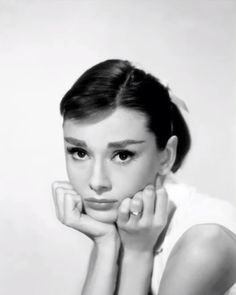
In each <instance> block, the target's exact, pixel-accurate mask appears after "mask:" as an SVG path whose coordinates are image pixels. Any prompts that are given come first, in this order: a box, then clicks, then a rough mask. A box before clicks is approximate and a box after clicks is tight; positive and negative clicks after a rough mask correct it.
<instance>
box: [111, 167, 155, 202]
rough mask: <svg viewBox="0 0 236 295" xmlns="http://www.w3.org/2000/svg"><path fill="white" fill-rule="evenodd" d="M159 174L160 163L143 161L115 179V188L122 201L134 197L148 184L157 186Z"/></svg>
mask: <svg viewBox="0 0 236 295" xmlns="http://www.w3.org/2000/svg"><path fill="white" fill-rule="evenodd" d="M157 173H158V163H157V162H155V161H141V162H139V163H135V165H133V166H132V167H129V168H127V170H125V169H124V171H123V173H120V174H119V175H117V177H116V178H115V179H116V181H115V187H116V188H117V191H118V192H119V193H118V195H119V196H121V197H120V199H122V198H125V197H130V196H133V195H134V194H135V193H137V192H138V191H140V190H142V189H144V187H145V186H146V185H148V184H155V180H156V175H157Z"/></svg>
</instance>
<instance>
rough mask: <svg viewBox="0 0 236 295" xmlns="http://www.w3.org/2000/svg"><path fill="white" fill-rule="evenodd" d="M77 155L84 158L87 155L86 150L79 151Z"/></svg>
mask: <svg viewBox="0 0 236 295" xmlns="http://www.w3.org/2000/svg"><path fill="white" fill-rule="evenodd" d="M77 155H78V156H79V157H80V158H84V156H85V152H83V151H80V152H77Z"/></svg>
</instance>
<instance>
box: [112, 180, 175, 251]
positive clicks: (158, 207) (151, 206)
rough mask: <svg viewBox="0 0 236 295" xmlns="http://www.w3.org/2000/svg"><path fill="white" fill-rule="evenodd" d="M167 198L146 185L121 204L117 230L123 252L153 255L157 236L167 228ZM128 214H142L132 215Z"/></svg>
mask: <svg viewBox="0 0 236 295" xmlns="http://www.w3.org/2000/svg"><path fill="white" fill-rule="evenodd" d="M168 203H169V202H168V195H167V192H166V190H165V189H164V188H160V185H159V179H157V181H156V186H155V187H154V186H153V185H147V186H146V187H145V188H144V190H143V191H139V192H137V193H136V194H135V195H134V197H133V198H132V199H131V198H126V199H124V200H123V201H122V203H121V205H120V207H119V212H118V218H117V226H118V230H119V234H120V238H121V243H122V244H123V249H124V251H126V250H127V251H129V250H131V251H134V252H152V251H153V248H154V246H155V243H156V242H157V239H158V237H159V235H160V234H161V232H162V230H163V229H164V227H165V226H166V224H167V220H168V215H169V209H170V208H169V206H168ZM131 212H141V214H138V215H133V214H132V213H131Z"/></svg>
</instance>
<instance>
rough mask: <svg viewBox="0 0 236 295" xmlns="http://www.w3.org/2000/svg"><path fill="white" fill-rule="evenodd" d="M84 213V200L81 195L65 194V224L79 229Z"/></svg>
mask: <svg viewBox="0 0 236 295" xmlns="http://www.w3.org/2000/svg"><path fill="white" fill-rule="evenodd" d="M81 212H82V200H81V198H80V196H79V195H73V194H70V193H65V196H64V223H65V224H66V225H68V226H70V227H73V228H76V229H78V224H79V219H80V216H81Z"/></svg>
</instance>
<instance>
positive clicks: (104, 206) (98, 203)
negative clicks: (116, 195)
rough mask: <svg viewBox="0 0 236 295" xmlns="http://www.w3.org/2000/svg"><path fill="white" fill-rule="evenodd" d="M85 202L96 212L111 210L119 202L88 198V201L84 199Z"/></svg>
mask: <svg viewBox="0 0 236 295" xmlns="http://www.w3.org/2000/svg"><path fill="white" fill-rule="evenodd" d="M84 202H85V203H86V205H87V206H88V207H89V208H91V209H94V210H110V209H112V208H113V207H114V206H115V203H117V200H115V199H96V198H87V199H84Z"/></svg>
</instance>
